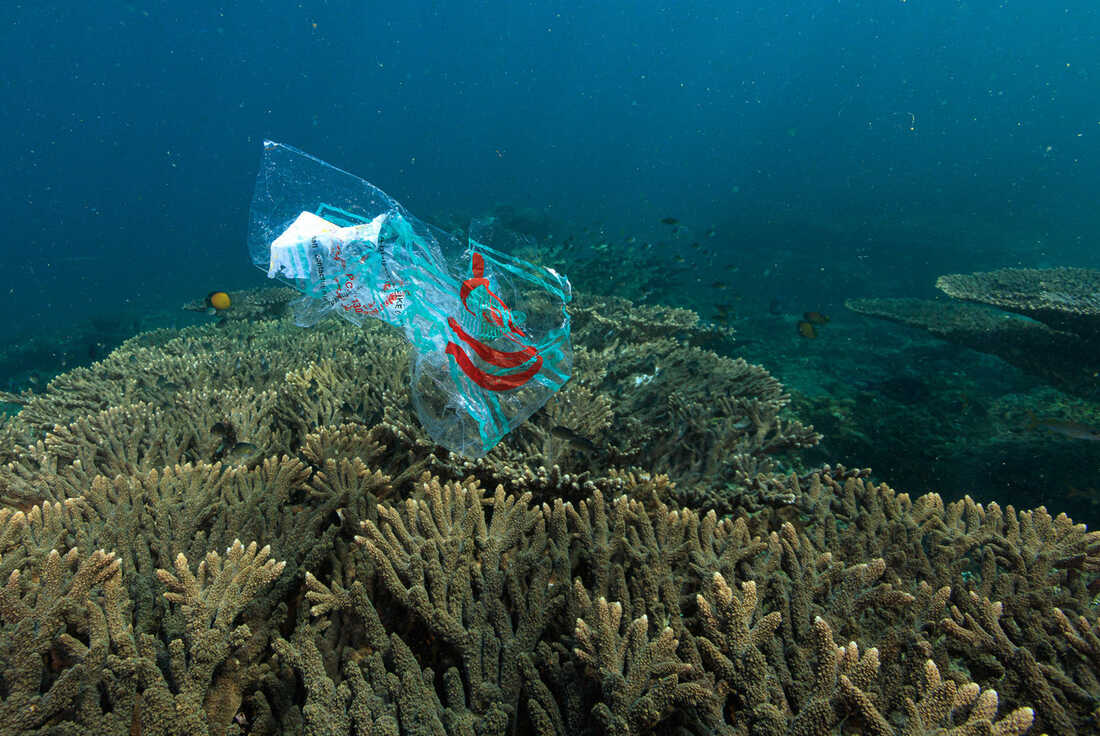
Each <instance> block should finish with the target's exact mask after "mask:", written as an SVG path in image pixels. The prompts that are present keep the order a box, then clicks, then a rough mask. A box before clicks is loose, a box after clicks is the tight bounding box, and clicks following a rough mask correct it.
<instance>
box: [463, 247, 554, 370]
mask: <svg viewBox="0 0 1100 736" xmlns="http://www.w3.org/2000/svg"><path fill="white" fill-rule="evenodd" d="M471 271H472V272H473V276H471V277H470V278H468V279H466V280H465V281H463V282H462V288H461V290H460V291H459V297H460V298H461V299H462V306H463V307H465V309H466V311H467V312H469V313H470V314H472V315H473V316H474V317H476V318H480V319H484V320H485V321H486V322H488V323H489V324H491V325H493V326H494V327H496V328H498V329H503V330H504V333H503V335H502V336H503V337H506V338H507V339H509V340H511V341H512V342H514V343H515V344H516V345H518V346H519V347H520V349H519V350H513V351H504V350H497V349H495V348H491V347H489V346H488V345H486V344H485V343H483V342H481V341H480V340H478V339H477V338H476V337H474V336H473V335H471V334H469V333H468V332H466V331H465V330H464V329H462V326H461V325H460V324H459V323H458V320H456V319H455V318H454V317H448V318H447V324H448V325H449V326H450V328H451V331H452V332H454V334H455V336H456V337H457V338H458V339H459V340H460V341H462V343H464V344H465V345H466V346H467V347H469V348H470V350H472V351H473V352H474V354H475V355H477V357H478V358H480V359H481V360H482V361H484V362H485V363H488V364H489V365H492V366H495V367H497V368H501V369H504V370H508V369H510V368H519V367H520V366H522V365H523V364H524V363H527V362H529V361H531V365H529V366H527V367H526V368H524V369H523V370H521V371H518V372H515V373H504V374H494V373H486V372H485V371H484V370H482V369H481V368H479V367H478V366H476V365H474V361H473V360H472V359H471V358H470V356H469V354H468V353H467V352H466V350H465V349H463V347H462V346H461V345H459V344H458V343H456V342H448V343H447V350H446V352H447V354H448V355H450V356H451V357H453V358H454V359H455V362H456V363H457V364H458V367H459V368H460V369H461V370H462V372H463V373H465V374H466V377H467V378H469V379H470V380H471V381H473V382H474V383H476V384H477V385H478V386H480V387H481V388H483V389H485V390H487V391H508V390H510V389H514V388H519V387H520V386H522V385H523V384H525V383H527V382H528V381H530V380H531V379H532V378H534V377H535V374H537V373H538V372H539V370H540V369H541V368H542V356H541V355H539V353H538V351H537V350H535V348H534V347H533V346H531V345H530V344H528V343H526V342H523V340H522V339H521V338H526V337H527V335H525V334H524V333H523V330H521V329H520V328H519V327H517V326H516V324H515V323H514V322H513V321H512V311H511V310H510V309H509V308H508V305H507V304H505V303H504V302H503V301H502V300H501V298H500V297H499V296H497V295H496V294H494V293H493V291H492V290H491V289H490V288H489V280H488V279H486V278H485V259H484V258H482V257H481V254H480V253H474V255H473V260H472V263H471ZM479 288H480V289H484V290H485V294H484V297H485V301H484V303H483V306H481V307H480V309H481V313H480V314H478V313H476V312H474V310H473V309H472V308H471V307H470V304H469V301H468V299H469V297H470V294H471V293H473V292H474V290H476V289H479ZM532 359H534V360H533V361H532Z"/></svg>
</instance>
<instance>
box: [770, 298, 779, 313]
mask: <svg viewBox="0 0 1100 736" xmlns="http://www.w3.org/2000/svg"><path fill="white" fill-rule="evenodd" d="M768 314H775V315H780V314H783V300H782V299H780V298H779V297H775V298H774V299H772V300H771V301H770V302H768Z"/></svg>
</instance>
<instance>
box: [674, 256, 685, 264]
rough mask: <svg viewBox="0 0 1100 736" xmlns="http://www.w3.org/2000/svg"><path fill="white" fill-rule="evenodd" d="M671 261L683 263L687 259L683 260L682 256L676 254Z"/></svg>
mask: <svg viewBox="0 0 1100 736" xmlns="http://www.w3.org/2000/svg"><path fill="white" fill-rule="evenodd" d="M673 260H674V261H676V262H677V263H683V262H684V261H686V260H687V259H686V258H684V257H683V256H682V255H679V254H677V255H675V256H673Z"/></svg>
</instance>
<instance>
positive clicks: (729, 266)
mask: <svg viewBox="0 0 1100 736" xmlns="http://www.w3.org/2000/svg"><path fill="white" fill-rule="evenodd" d="M726 270H727V271H729V272H730V273H737V271H738V267H737V265H736V264H733V263H727V264H726Z"/></svg>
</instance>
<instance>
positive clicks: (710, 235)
mask: <svg viewBox="0 0 1100 736" xmlns="http://www.w3.org/2000/svg"><path fill="white" fill-rule="evenodd" d="M717 234H718V230H717V229H715V228H713V227H712V228H711V229H709V230H707V237H708V238H713V237H714V236H715V235H717Z"/></svg>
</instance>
